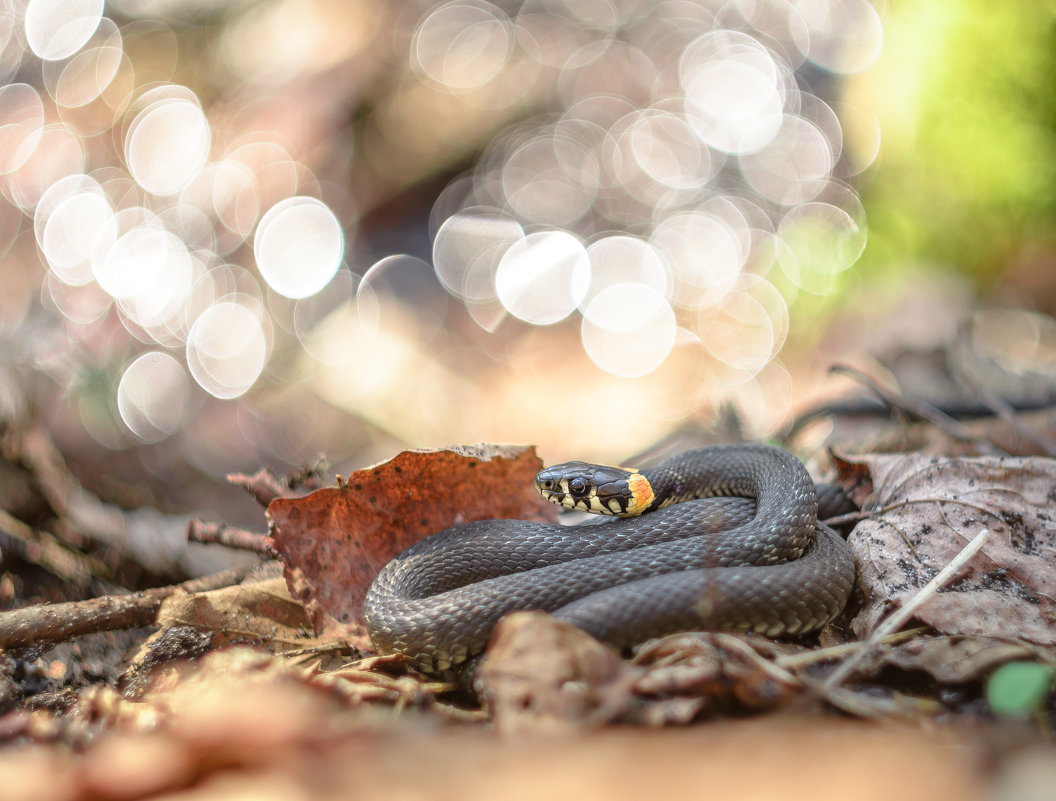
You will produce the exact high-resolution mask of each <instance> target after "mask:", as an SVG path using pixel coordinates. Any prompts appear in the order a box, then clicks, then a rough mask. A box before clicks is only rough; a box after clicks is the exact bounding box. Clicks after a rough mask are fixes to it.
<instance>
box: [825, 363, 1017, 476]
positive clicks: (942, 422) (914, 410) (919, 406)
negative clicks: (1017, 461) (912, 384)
mask: <svg viewBox="0 0 1056 801" xmlns="http://www.w3.org/2000/svg"><path fill="white" fill-rule="evenodd" d="M829 372H830V373H836V374H837V375H846V376H849V377H850V378H853V379H854V380H856V381H858V382H860V383H862V384H864V385H865V386H866V387H868V388H869V389H870V390H871V391H872V392H873V393H875V394H876V396H877V397H879V398H880V399H881V400H882V401H883V402H884V403H886V404H887V405H888V406H890V407H891V408H893V409H899V410H901V411H903V412H906V413H907V414H910V415H912V416H913V417H918V418H920V419H921V420H926V421H927V422H929V423H931V424H932V425H933V426H935V427H936V428H938V429H939V430H940V431H945V432H946V433H947V434H949V435H950V436H951V437H953V438H954V439H956V440H960V441H961V442H968V443H971V444H972V445H974V446H976V447H977V448H979V449H980V450H981V451H982V452H983V453H985V454H987V455H989V456H1008V453H1007V452H1005V451H1004V450H1002V449H1001V448H999V447H998V446H997V445H995V444H994V443H993V442H991V441H990V440H987V439H983V438H981V437H977V436H975V435H974V434H972V433H971V432H970V431H969V430H968V429H967V428H966V427H965V426H963V425H962V424H961V423H959V422H958V421H957V420H955V419H954V418H952V417H950V416H949V415H948V414H946V413H945V412H944V411H942V410H940V409H938V408H936V407H934V406H932V405H931V404H930V403H925V402H923V401H920V400H917V399H915V398H911V397H909V396H907V395H902V394H899V393H897V392H890V391H889V390H886V389H884V388H883V387H881V386H880V385H879V384H878V383H877V382H876V381H874V380H873V379H872V378H871V377H870V376H868V375H866V374H865V373H863V372H862V371H860V370H856V369H855V368H853V367H849V366H847V365H843V364H834V365H833V366H832V367H830V368H829Z"/></svg>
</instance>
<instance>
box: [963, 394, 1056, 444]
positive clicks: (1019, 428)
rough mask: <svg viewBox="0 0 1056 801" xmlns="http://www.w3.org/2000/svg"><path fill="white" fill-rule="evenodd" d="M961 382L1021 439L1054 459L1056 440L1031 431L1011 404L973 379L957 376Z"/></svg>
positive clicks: (1039, 432)
mask: <svg viewBox="0 0 1056 801" xmlns="http://www.w3.org/2000/svg"><path fill="white" fill-rule="evenodd" d="M958 378H960V380H961V381H963V382H964V383H965V384H967V385H968V387H969V389H971V390H972V391H973V392H974V393H975V394H976V395H978V396H979V400H981V401H982V402H983V404H984V405H985V406H986V407H987V408H989V409H990V410H991V411H992V412H993V413H994V414H996V415H997V416H998V417H999V418H1001V419H1002V420H1004V421H1005V422H1006V423H1008V425H1009V426H1011V427H1012V429H1013V430H1014V431H1015V432H1016V433H1017V434H1019V435H1020V436H1021V437H1023V439H1025V440H1027V441H1028V442H1032V443H1034V444H1035V445H1037V446H1038V448H1040V449H1041V452H1042V453H1044V454H1045V455H1046V456H1052V457H1056V440H1054V439H1052V437H1048V436H1046V435H1045V434H1044V433H1042V432H1041V431H1032V430H1031V429H1030V428H1029V427H1027V426H1026V425H1024V424H1023V421H1022V420H1020V419H1019V416H1018V415H1017V414H1016V410H1015V409H1014V408H1013V407H1012V404H1010V403H1008V402H1007V401H1006V400H1004V399H1003V398H1000V397H998V396H997V395H995V394H994V393H993V392H991V391H990V390H988V389H986V388H985V387H983V386H981V385H980V384H979V383H978V382H976V381H975V380H974V379H973V378H970V377H968V376H966V375H959V376H958Z"/></svg>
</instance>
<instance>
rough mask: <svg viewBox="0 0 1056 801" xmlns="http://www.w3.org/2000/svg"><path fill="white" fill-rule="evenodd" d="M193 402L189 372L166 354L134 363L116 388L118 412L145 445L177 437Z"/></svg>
mask: <svg viewBox="0 0 1056 801" xmlns="http://www.w3.org/2000/svg"><path fill="white" fill-rule="evenodd" d="M189 398H190V387H189V385H188V379H187V371H186V370H185V369H184V368H183V365H181V364H180V363H179V362H178V361H176V359H174V358H173V357H172V356H170V355H169V354H167V353H161V352H159V351H152V352H150V353H144V354H143V355H141V356H139V357H138V358H137V359H136V360H135V361H133V362H132V363H131V364H130V365H128V367H127V368H125V372H124V373H123V374H122V376H121V380H120V382H118V385H117V410H118V413H119V414H120V415H121V419H122V421H124V423H125V425H126V426H128V429H129V430H130V431H131V432H132V433H133V434H135V435H136V436H137V437H138V438H139V439H140V440H142V441H143V442H159V441H161V440H163V439H165V438H166V437H169V436H172V435H173V434H175V433H177V432H178V431H179V430H180V429H181V427H182V425H183V422H184V419H185V417H186V413H187V404H188V400H189Z"/></svg>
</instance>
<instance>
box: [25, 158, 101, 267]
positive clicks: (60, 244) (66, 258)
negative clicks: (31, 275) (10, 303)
mask: <svg viewBox="0 0 1056 801" xmlns="http://www.w3.org/2000/svg"><path fill="white" fill-rule="evenodd" d="M33 222H34V228H35V230H36V234H37V244H38V245H39V246H40V250H41V253H43V254H44V259H45V262H46V263H47V265H48V268H49V269H50V270H51V272H52V273H53V274H54V276H55V277H56V278H58V279H59V280H60V281H62V282H63V283H65V284H69V285H71V286H83V285H85V284H87V283H89V282H90V281H91V280H92V278H93V275H92V252H93V249H94V247H95V243H96V242H97V241H99V240H100V239H113V237H114V235H115V234H116V230H117V223H116V220H115V217H114V210H113V208H112V207H111V205H110V201H109V200H108V199H107V197H106V194H105V193H104V192H103V190H102V187H100V186H99V184H98V183H96V182H95V181H94V180H93V179H92V178H89V177H88V176H86V175H71V176H68V177H66V178H63V179H62V180H60V181H57V182H55V183H54V184H52V185H51V187H50V188H49V189H48V190H47V191H46V192H45V193H44V194H43V195H42V196H41V199H40V201H39V202H38V203H37V208H36V210H35V212H34V216H33Z"/></svg>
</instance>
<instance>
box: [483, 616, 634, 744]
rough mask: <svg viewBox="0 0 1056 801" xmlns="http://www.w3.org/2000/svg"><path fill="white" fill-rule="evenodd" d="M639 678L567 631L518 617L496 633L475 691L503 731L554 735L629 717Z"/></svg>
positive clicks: (547, 621)
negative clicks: (636, 682) (552, 733)
mask: <svg viewBox="0 0 1056 801" xmlns="http://www.w3.org/2000/svg"><path fill="white" fill-rule="evenodd" d="M641 672H642V671H641V669H640V668H636V667H634V666H632V665H629V664H627V663H626V662H624V661H623V660H622V659H620V656H619V654H617V653H616V652H615V651H614V650H613V649H612V648H610V647H609V646H607V645H604V644H602V643H600V642H598V641H597V640H596V639H594V638H593V637H591V636H590V635H589V634H587V633H586V632H584V631H582V630H581V629H578V628H576V627H575V626H573V625H572V624H570V623H566V622H564V621H561V620H557V619H556V618H553V617H551V616H550V615H548V614H546V613H545V612H538V611H535V612H514V613H512V614H510V615H507V616H506V617H504V618H503V619H502V620H501V621H499V624H498V626H496V628H495V631H494V633H493V634H492V637H491V642H490V643H489V646H488V652H487V655H486V656H485V658H484V660H483V662H482V663H481V665H480V668H479V669H478V670H477V679H476V682H475V683H476V686H477V687H478V688H479V691H480V694H481V696H482V698H483V699H484V702H485V704H486V705H487V706H488V707H489V708H490V709H491V712H492V715H493V717H494V720H495V726H496V728H497V729H498V730H499V731H501V732H505V733H512V732H523V731H533V732H539V731H546V732H553V731H563V730H568V729H576V728H579V727H582V726H598V725H601V724H603V723H609V722H611V721H614V720H617V719H619V718H621V717H623V716H625V715H626V714H627V713H628V712H629V711H630V710H631V709H632V708H633V707H634V705H635V703H636V700H635V698H634V695H633V694H632V688H633V686H634V683H635V681H637V679H638V678H639V675H640V674H641Z"/></svg>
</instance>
